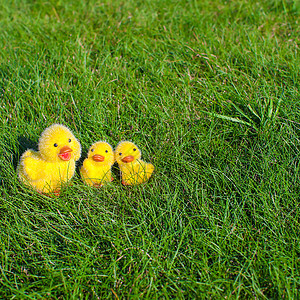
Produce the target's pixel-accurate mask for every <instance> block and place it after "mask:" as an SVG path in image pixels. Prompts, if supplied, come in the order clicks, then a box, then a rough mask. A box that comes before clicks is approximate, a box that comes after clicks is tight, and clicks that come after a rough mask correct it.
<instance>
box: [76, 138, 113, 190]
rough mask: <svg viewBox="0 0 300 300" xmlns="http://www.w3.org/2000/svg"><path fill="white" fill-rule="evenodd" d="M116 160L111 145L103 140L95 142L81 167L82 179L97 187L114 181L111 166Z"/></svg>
mask: <svg viewBox="0 0 300 300" xmlns="http://www.w3.org/2000/svg"><path fill="white" fill-rule="evenodd" d="M114 160H115V158H114V151H113V148H112V147H111V145H109V144H108V143H107V142H102V141H99V142H96V143H94V144H93V145H92V146H91V147H90V149H89V151H88V157H87V158H86V159H85V160H84V161H83V165H82V167H81V168H80V174H81V178H82V180H83V181H84V182H85V183H86V184H87V185H89V186H97V187H100V186H102V185H104V184H105V183H108V182H110V181H112V180H113V178H112V172H111V167H112V165H113V164H114Z"/></svg>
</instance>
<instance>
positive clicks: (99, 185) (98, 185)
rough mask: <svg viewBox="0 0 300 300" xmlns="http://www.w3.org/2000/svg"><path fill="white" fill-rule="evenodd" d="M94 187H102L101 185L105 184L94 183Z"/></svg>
mask: <svg viewBox="0 0 300 300" xmlns="http://www.w3.org/2000/svg"><path fill="white" fill-rule="evenodd" d="M94 187H95V188H101V187H103V184H101V183H94Z"/></svg>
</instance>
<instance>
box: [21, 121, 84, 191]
mask: <svg viewBox="0 0 300 300" xmlns="http://www.w3.org/2000/svg"><path fill="white" fill-rule="evenodd" d="M38 148H39V151H34V150H31V149H29V150H27V151H25V152H24V153H23V155H22V156H21V159H20V163H19V165H18V169H17V170H18V176H19V178H20V180H21V181H22V182H24V183H25V184H28V185H30V186H31V187H33V188H34V189H36V190H37V191H38V192H42V193H49V192H53V191H56V190H59V189H60V188H61V185H62V184H63V183H65V182H67V181H69V180H70V179H71V178H72V177H73V175H74V173H75V161H76V160H78V159H79V158H80V154H81V146H80V143H79V141H78V140H77V139H76V138H75V136H74V135H73V134H72V132H71V131H70V130H69V129H68V128H67V127H65V126H64V125H60V124H53V125H51V126H50V127H48V128H46V129H45V130H44V132H43V133H42V134H41V137H40V139H39V144H38Z"/></svg>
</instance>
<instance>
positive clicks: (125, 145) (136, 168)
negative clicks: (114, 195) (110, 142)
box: [115, 141, 154, 185]
mask: <svg viewBox="0 0 300 300" xmlns="http://www.w3.org/2000/svg"><path fill="white" fill-rule="evenodd" d="M141 155H142V154H141V151H140V150H139V148H138V147H137V146H136V145H135V144H133V143H131V142H128V141H124V142H120V143H119V144H118V145H117V147H116V150H115V159H116V161H117V163H118V164H119V167H120V171H121V174H122V184H123V185H135V184H139V183H145V182H146V181H147V180H148V179H149V178H150V176H151V174H152V173H153V171H154V166H153V165H152V164H150V163H145V162H144V161H142V160H141Z"/></svg>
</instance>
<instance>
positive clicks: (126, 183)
mask: <svg viewBox="0 0 300 300" xmlns="http://www.w3.org/2000/svg"><path fill="white" fill-rule="evenodd" d="M122 184H123V185H130V183H128V182H126V181H124V180H122Z"/></svg>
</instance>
